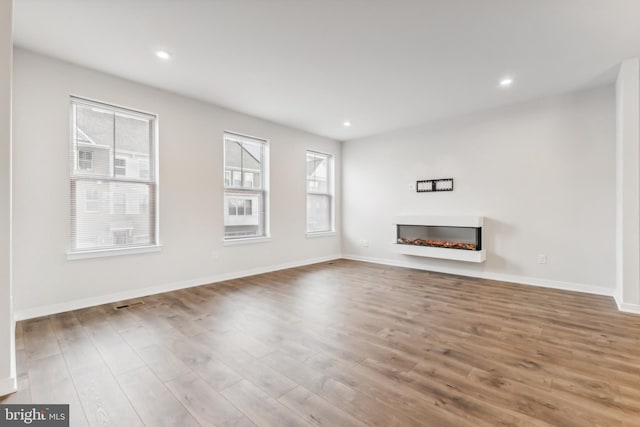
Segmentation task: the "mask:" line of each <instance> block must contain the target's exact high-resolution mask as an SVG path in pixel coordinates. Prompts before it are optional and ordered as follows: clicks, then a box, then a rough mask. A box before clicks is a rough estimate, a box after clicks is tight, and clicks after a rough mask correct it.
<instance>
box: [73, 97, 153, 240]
mask: <svg viewBox="0 0 640 427" xmlns="http://www.w3.org/2000/svg"><path fill="white" fill-rule="evenodd" d="M155 121H156V117H155V116H153V115H150V114H145V113H141V112H137V111H132V110H128V109H124V108H119V107H114V106H111V105H106V104H102V103H98V102H93V101H88V100H84V99H81V98H76V97H71V147H70V150H69V151H70V164H71V176H70V185H71V236H70V237H71V251H72V252H84V251H94V250H104V249H118V248H130V247H144V246H154V245H156V244H157V217H156V203H155V200H156V195H157V181H156V172H155V171H156V152H155Z"/></svg>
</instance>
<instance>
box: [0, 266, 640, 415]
mask: <svg viewBox="0 0 640 427" xmlns="http://www.w3.org/2000/svg"><path fill="white" fill-rule="evenodd" d="M139 300H142V301H143V302H144V304H143V305H137V306H134V307H133V308H130V309H125V310H120V311H116V310H114V308H113V307H114V305H121V304H124V303H128V302H133V301H123V302H121V303H119V304H105V305H101V306H97V307H91V308H87V309H84V310H76V311H73V312H68V313H61V314H57V315H54V316H47V317H43V318H39V319H32V320H29V321H25V322H19V323H18V324H17V328H16V345H17V347H18V354H17V356H18V357H17V362H18V375H19V392H18V393H17V394H14V395H12V396H10V397H8V398H5V400H4V402H6V403H17V402H29V401H33V402H40V403H41V402H61V403H70V404H71V414H72V425H87V424H88V425H132V426H134V425H142V424H144V425H148V426H155V425H210V426H258V427H261V426H278V427H281V426H310V425H315V426H363V425H369V426H380V427H382V426H384V427H388V426H391V427H419V426H496V425H512V426H638V425H640V351H639V349H640V316H635V315H630V314H624V313H620V312H618V311H617V310H616V307H615V304H614V302H613V300H612V299H611V298H608V297H601V296H594V295H586V294H580V293H574V292H566V291H558V290H553V289H545V288H538V287H532V286H523V285H515V284H509V283H503V282H496V281H490V280H481V279H473V278H467V277H459V276H452V275H446V274H440V273H431V272H425V271H418V270H411V269H405V268H398V267H388V266H380V265H374V264H367V263H360V262H355V261H346V260H340V261H335V262H329V263H322V264H316V265H312V266H306V267H300V268H294V269H289V270H282V271H278V272H274V273H269V274H262V275H258V276H253V277H247V278H243V279H237V280H230V281H225V282H220V283H215V284H211V285H206V286H200V287H196V288H190V289H183V290H180V291H176V292H170V293H166V294H160V295H153V296H150V297H146V298H141V299H139Z"/></svg>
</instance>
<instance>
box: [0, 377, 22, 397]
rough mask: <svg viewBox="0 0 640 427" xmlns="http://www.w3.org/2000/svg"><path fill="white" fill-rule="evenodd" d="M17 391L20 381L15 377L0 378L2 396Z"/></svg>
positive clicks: (0, 393) (0, 394)
mask: <svg viewBox="0 0 640 427" xmlns="http://www.w3.org/2000/svg"><path fill="white" fill-rule="evenodd" d="M16 391H18V382H17V381H16V379H15V378H13V377H11V378H3V379H1V380H0V396H6V395H7V394H11V393H15V392H16Z"/></svg>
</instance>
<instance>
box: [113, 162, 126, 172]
mask: <svg viewBox="0 0 640 427" xmlns="http://www.w3.org/2000/svg"><path fill="white" fill-rule="evenodd" d="M115 167H116V175H126V174H127V159H115Z"/></svg>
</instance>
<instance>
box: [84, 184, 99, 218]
mask: <svg viewBox="0 0 640 427" xmlns="http://www.w3.org/2000/svg"><path fill="white" fill-rule="evenodd" d="M85 212H87V213H95V212H100V194H99V193H98V189H97V188H87V191H86V192H85Z"/></svg>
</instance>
